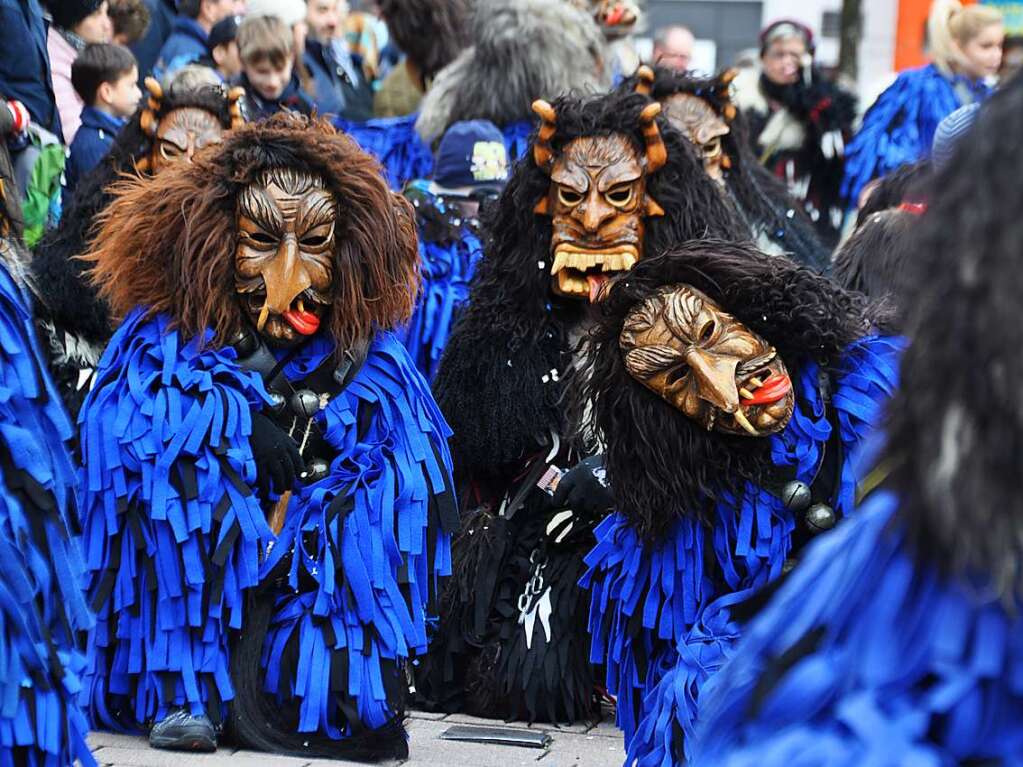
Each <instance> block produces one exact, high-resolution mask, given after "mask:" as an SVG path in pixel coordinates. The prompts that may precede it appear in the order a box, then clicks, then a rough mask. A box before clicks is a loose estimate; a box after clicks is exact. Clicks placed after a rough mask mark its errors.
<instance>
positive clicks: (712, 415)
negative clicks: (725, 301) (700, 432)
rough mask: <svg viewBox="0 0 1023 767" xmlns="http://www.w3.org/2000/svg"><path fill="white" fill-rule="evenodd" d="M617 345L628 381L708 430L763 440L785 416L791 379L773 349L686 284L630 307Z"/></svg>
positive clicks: (788, 410)
mask: <svg viewBox="0 0 1023 767" xmlns="http://www.w3.org/2000/svg"><path fill="white" fill-rule="evenodd" d="M619 345H620V347H621V350H622V353H623V355H624V356H625V367H626V369H627V370H628V371H629V374H630V375H631V376H632V377H633V378H635V379H636V380H637V381H639V382H640V383H641V384H643V385H644V386H645V387H647V388H648V389H650V390H651V391H653V392H655V393H656V394H657V395H658V396H660V397H661V398H663V399H664V400H665V401H666V402H668V403H669V404H671V405H672V406H673V407H675V408H677V409H678V410H681V411H682V412H683V413H685V414H686V415H687V416H689V417H690V418H692V419H693V420H694V421H696V422H697V423H699V424H700V425H701V426H702V427H703V428H705V429H707V430H708V431H710V430H711V429H716V430H717V431H720V432H723V433H725V434H738V435H749V436H753V437H763V436H767V435H770V434H774V433H776V432H779V431H781V430H782V429H784V428H785V426H786V425H787V424H788V422H789V419H790V418H791V417H792V410H793V408H794V406H795V392H794V389H793V386H792V380H791V379H790V378H789V375H788V371H787V370H786V369H785V363H784V362H782V359H781V357H779V356H778V353H777V352H776V351H775V349H774V347H772V346H771V345H770V344H769V343H767V341H765V340H764V339H763V338H761V337H760V336H758V335H757V334H756V333H754V332H753V331H751V330H750V329H749V328H747V327H746V326H745V325H743V324H742V323H741V322H739V321H738V320H736V319H735V318H734V317H732V316H731V315H730V314H727V313H726V312H725V311H724V310H722V309H721V307H720V306H718V305H717V304H716V303H714V301H712V300H711V299H710V298H708V297H707V296H706V295H705V294H703V293H701V292H700V291H699V290H696V289H695V288H693V287H690V286H689V285H672V286H668V287H665V288H661V289H660V290H659V291H658V292H657V293H655V294H654V295H652V296H651V297H650V298H648V299H646V300H645V301H643V302H642V303H640V304H637V305H636V306H635V307H633V309H632V311H630V312H629V314H628V316H627V317H626V319H625V324H624V326H623V327H622V332H621V335H620V337H619Z"/></svg>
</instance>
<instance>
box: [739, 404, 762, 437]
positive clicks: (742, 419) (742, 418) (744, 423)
mask: <svg viewBox="0 0 1023 767" xmlns="http://www.w3.org/2000/svg"><path fill="white" fill-rule="evenodd" d="M732 418H734V419H735V422H736V423H737V424H739V426H741V427H742V428H744V429H745V430H746V431H748V432H749V433H750V434H752V435H753V436H754V437H759V436H760V434H759V433H758V432H757V430H756V429H754V428H753V424H751V423H750V422H749V419H748V418H747V417H746V414H745V413H743V412H742V408H739V409H738V410H736V411H735V412H734V413H732Z"/></svg>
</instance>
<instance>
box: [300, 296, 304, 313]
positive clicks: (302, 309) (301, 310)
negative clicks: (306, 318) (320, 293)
mask: <svg viewBox="0 0 1023 767" xmlns="http://www.w3.org/2000/svg"><path fill="white" fill-rule="evenodd" d="M298 310H299V311H300V312H304V311H305V301H303V300H302V299H301V298H299V299H298Z"/></svg>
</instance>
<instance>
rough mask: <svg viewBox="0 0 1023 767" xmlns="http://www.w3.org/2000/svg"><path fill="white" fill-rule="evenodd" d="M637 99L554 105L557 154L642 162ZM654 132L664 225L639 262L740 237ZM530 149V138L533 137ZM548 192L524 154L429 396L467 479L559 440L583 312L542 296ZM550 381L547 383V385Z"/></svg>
mask: <svg viewBox="0 0 1023 767" xmlns="http://www.w3.org/2000/svg"><path fill="white" fill-rule="evenodd" d="M647 104H649V100H648V99H647V98H646V97H645V96H641V95H635V94H630V93H615V94H611V95H607V96H601V97H597V98H591V99H588V100H579V99H576V98H573V97H562V98H560V99H557V100H556V101H555V102H554V108H555V111H556V113H557V125H558V130H557V133H556V134H555V137H554V140H553V142H552V145H553V147H554V150H555V152H558V151H560V149H561V148H562V147H563V146H565V145H566V144H567V143H568V142H570V141H571V140H573V139H575V138H578V137H580V136H603V135H610V134H612V133H623V134H625V135H627V136H630V137H631V138H632V140H633V141H634V142H635V144H636V146H637V148H639V149H641V150H642V147H643V140H642V134H641V133H640V131H639V128H638V125H639V114H640V112H641V111H642V110H643V108H644V107H645V106H646V105H647ZM658 126H659V128H660V131H661V135H662V136H663V138H664V142H665V145H666V147H667V149H668V164H667V165H666V166H665V167H663V168H661V169H660V170H659V171H658V172H657V173H655V174H653V175H652V176H651V177H650V178H649V180H648V189H649V191H650V194H651V195H652V196H653V198H654V199H655V200H657V202H658V203H659V204H660V205H661V207H663V208H664V210H665V215H664V216H663V217H659V218H653V219H648V220H647V226H646V234H645V242H644V258H646V257H650V256H652V255H654V254H656V253H659V252H661V251H664V250H666V249H669V248H672V247H674V246H676V245H678V244H679V243H681V242H684V241H685V240H688V239H694V238H700V237H707V236H710V237H722V238H728V239H742V238H745V237H746V236H747V233H746V230H745V228H744V227H743V225H742V224H741V222H740V221H739V220H738V219H737V218H736V216H735V214H734V212H733V211H732V210H731V209H730V208H729V207H728V206H726V205H722V204H721V197H720V194H719V193H718V191H717V189H716V188H715V187H714V184H713V182H712V181H711V180H710V179H709V178H707V175H706V174H705V173H704V172H703V168H702V166H701V164H700V162H699V161H698V160H697V159H696V157H695V155H694V154H693V152H692V150H691V149H690V147H689V145H688V142H686V140H685V139H684V138H683V137H682V135H681V134H680V133H678V132H677V131H675V130H674V129H672V128H671V127H670V125H669V124H668V122H667V121H666V120H665V119H663V118H658ZM533 140H535V135H534V136H533ZM549 183H550V180H549V178H548V177H547V175H546V174H545V173H544V172H543V171H542V170H541V169H540V168H538V167H537V166H536V164H535V163H534V162H533V158H532V153H531V152H528V153H527V155H526V156H525V157H523V158H522V159H521V160H519V162H518V163H517V164H516V166H515V169H514V172H513V175H512V178H511V180H510V182H509V183H508V186H507V187H506V188H505V190H504V192H503V194H502V196H501V198H500V200H499V201H498V203H497V204H496V205H495V206H494V208H492V209H491V211H490V212H489V214H488V216H487V219H486V220H485V221H484V231H485V245H484V257H483V260H482V262H481V263H480V265H479V267H478V269H477V271H476V275H475V277H474V278H473V283H472V289H471V295H470V303H469V307H468V309H467V311H466V312H465V314H464V315H463V317H462V319H461V321H460V322H459V324H458V325H457V327H456V328H455V330H454V332H453V333H452V336H451V339H450V341H449V343H448V346H447V349H446V351H445V354H444V357H443V359H442V361H441V366H440V370H439V372H438V376H437V379H436V382H435V385H434V391H435V393H436V395H437V399H438V402H439V403H440V406H441V409H442V410H443V411H444V415H445V416H446V417H447V419H448V421H449V423H450V424H451V426H452V427H453V429H454V431H455V437H454V441H453V448H454V453H455V456H456V464H458V465H459V466H460V468H462V469H463V470H467V471H468V472H469V473H471V474H484V475H487V474H493V473H495V472H498V473H499V467H501V466H505V465H507V464H511V463H514V462H516V461H519V460H521V458H522V457H523V456H524V455H526V454H528V453H530V452H533V451H535V450H537V449H539V448H540V447H541V446H542V445H544V443H545V435H546V434H547V432H548V431H549V430H554V431H555V432H557V433H559V434H565V433H566V431H567V429H566V423H565V420H564V414H563V411H564V407H563V406H562V405H561V404H559V403H561V402H562V399H563V395H564V393H565V392H564V381H561V380H557V379H558V378H560V376H555V377H552V376H551V371H552V370H553V371H564V370H565V369H566V366H567V363H568V361H569V358H570V351H571V349H570V341H569V331H570V330H571V328H572V327H573V326H574V325H575V324H576V323H577V322H578V320H579V319H581V317H582V312H583V311H584V310H585V308H586V307H585V305H584V304H583V303H582V302H579V301H572V300H566V299H562V298H558V297H556V296H555V295H554V294H553V293H552V292H551V290H550V255H549V246H550V238H551V221H550V219H549V218H547V217H542V216H538V215H536V214H535V213H533V208H534V206H535V205H536V203H537V202H538V201H539V200H540V199H541V198H542V197H543V196H544V195H545V194H546V193H547V190H548V186H549ZM545 378H546V380H545Z"/></svg>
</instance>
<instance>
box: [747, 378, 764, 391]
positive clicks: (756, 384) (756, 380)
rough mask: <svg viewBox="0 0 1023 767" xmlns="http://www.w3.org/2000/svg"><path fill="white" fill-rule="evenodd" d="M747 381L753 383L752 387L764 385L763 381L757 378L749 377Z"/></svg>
mask: <svg viewBox="0 0 1023 767" xmlns="http://www.w3.org/2000/svg"><path fill="white" fill-rule="evenodd" d="M747 383H751V384H753V388H754V389H759V388H760V387H761V386H763V385H764V382H763V381H761V380H760V379H759V378H751V379H749V381H747Z"/></svg>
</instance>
